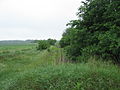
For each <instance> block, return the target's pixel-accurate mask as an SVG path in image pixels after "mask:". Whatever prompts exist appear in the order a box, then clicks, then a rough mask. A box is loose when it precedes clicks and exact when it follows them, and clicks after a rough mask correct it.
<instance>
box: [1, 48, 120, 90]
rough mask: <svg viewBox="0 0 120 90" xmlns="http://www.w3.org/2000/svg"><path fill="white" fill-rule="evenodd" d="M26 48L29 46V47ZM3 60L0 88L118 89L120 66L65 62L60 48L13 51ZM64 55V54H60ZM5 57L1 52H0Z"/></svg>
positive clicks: (102, 63)
mask: <svg viewBox="0 0 120 90" xmlns="http://www.w3.org/2000/svg"><path fill="white" fill-rule="evenodd" d="M26 48H27V47H26ZM9 54H11V55H13V56H9V57H7V55H8V54H6V53H5V54H4V56H6V57H5V58H4V60H3V58H2V60H0V90H119V88H120V69H119V67H118V66H115V65H113V64H111V63H107V62H101V61H96V60H94V58H92V59H91V60H89V62H88V63H76V64H73V63H66V62H65V61H64V60H62V59H61V58H63V51H62V50H61V49H60V48H56V47H50V49H49V50H45V51H36V50H35V48H31V49H28V50H26V51H21V50H18V51H17V53H14V54H13V52H10V53H9ZM61 54H62V55H61ZM1 56H2V55H1Z"/></svg>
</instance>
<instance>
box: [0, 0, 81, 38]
mask: <svg viewBox="0 0 120 90" xmlns="http://www.w3.org/2000/svg"><path fill="white" fill-rule="evenodd" d="M80 2H81V0H1V1H0V39H1V40H2V39H7V38H8V39H28V38H30V39H32V38H36V39H37V38H39V39H47V38H49V37H50V38H51V37H54V38H56V39H60V38H61V34H62V32H63V31H64V29H65V25H66V23H67V22H69V20H72V19H75V18H76V15H75V13H76V12H77V9H78V7H79V6H80ZM10 32H12V33H10ZM23 32H24V34H23V35H20V34H19V35H18V33H23ZM8 33H9V35H8ZM4 36H5V37H4Z"/></svg>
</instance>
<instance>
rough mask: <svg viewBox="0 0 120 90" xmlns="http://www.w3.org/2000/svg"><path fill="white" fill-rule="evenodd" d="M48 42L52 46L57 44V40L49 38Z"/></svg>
mask: <svg viewBox="0 0 120 90" xmlns="http://www.w3.org/2000/svg"><path fill="white" fill-rule="evenodd" d="M47 41H48V43H49V44H50V45H55V43H56V41H57V40H55V39H50V38H49V39H48V40H47Z"/></svg>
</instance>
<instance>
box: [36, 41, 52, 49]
mask: <svg viewBox="0 0 120 90" xmlns="http://www.w3.org/2000/svg"><path fill="white" fill-rule="evenodd" d="M49 47H50V44H49V43H48V42H47V41H46V40H40V41H39V42H38V46H37V50H45V49H47V48H49Z"/></svg>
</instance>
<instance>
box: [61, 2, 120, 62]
mask: <svg viewBox="0 0 120 90" xmlns="http://www.w3.org/2000/svg"><path fill="white" fill-rule="evenodd" d="M77 16H78V19H77V20H71V21H70V22H69V23H68V24H67V26H68V28H67V29H66V30H65V32H64V33H63V35H62V39H61V40H60V46H61V47H62V48H64V50H65V52H66V55H67V56H68V58H69V59H71V60H74V61H76V60H78V61H82V60H87V58H90V57H93V56H94V57H97V58H102V60H112V61H113V62H115V63H120V0H86V1H84V2H82V5H81V6H80V8H79V9H78V13H77Z"/></svg>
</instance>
